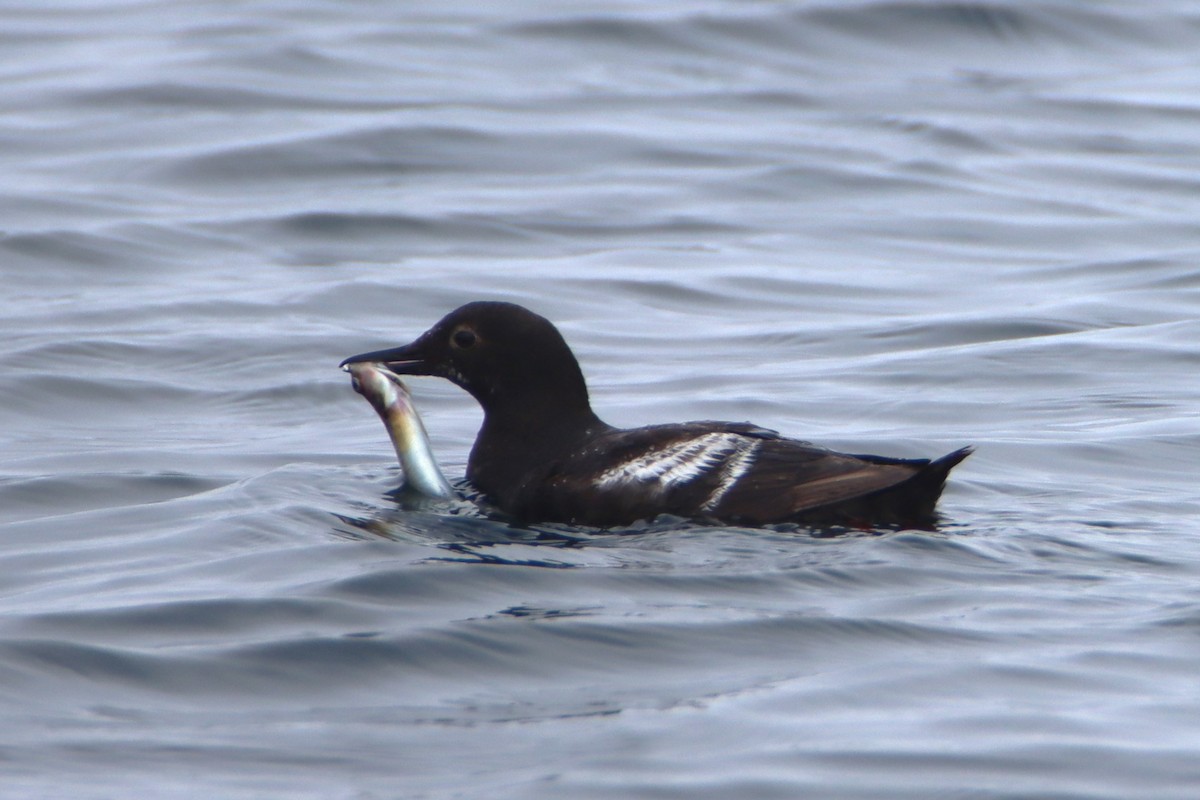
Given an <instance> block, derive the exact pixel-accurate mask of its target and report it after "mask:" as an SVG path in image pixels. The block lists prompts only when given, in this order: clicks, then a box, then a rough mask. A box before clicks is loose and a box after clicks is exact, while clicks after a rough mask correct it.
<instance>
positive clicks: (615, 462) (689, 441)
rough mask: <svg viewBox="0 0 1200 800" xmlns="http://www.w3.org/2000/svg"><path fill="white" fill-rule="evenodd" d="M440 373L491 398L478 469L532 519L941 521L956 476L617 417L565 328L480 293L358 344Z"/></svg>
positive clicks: (740, 433)
mask: <svg viewBox="0 0 1200 800" xmlns="http://www.w3.org/2000/svg"><path fill="white" fill-rule="evenodd" d="M360 362H379V363H383V364H386V365H387V369H388V370H390V371H391V372H393V373H396V374H401V375H436V376H438V377H442V378H446V379H448V380H450V381H452V382H454V383H455V384H457V385H459V386H461V387H462V388H463V389H466V390H467V391H468V392H470V394H471V395H472V396H473V397H474V398H475V399H476V400H478V401H479V404H480V405H481V406H483V412H484V419H483V426H482V427H481V428H480V430H479V435H478V436H477V437H476V439H475V446H474V447H473V448H472V449H471V456H470V459H469V460H468V462H467V478H468V479H469V480H470V481H471V482H472V483H473V484H474V485H475V487H476V488H477V489H478V490H479V491H480V492H482V493H483V494H484V495H485V496H486V497H487V498H488V499H489V500H491V501H492V502H493V503H495V504H496V506H498V507H499V508H500V509H501V510H502V511H504V512H505V513H507V514H510V515H512V516H514V517H516V518H517V519H519V520H522V521H527V522H567V523H572V524H578V525H594V526H599V527H611V526H619V525H628V524H630V523H632V522H634V521H636V520H640V519H652V518H654V517H656V516H658V515H659V514H673V515H677V516H680V517H689V518H693V519H698V520H706V521H716V522H722V523H729V524H738V525H764V524H770V523H780V522H797V523H802V524H813V525H847V526H855V527H871V526H876V525H899V526H908V527H929V526H931V525H933V524H934V523H935V522H936V515H935V512H934V507H935V505H936V504H937V500H938V497H939V496H940V495H941V493H942V487H943V486H944V485H945V482H946V475H947V474H948V473H949V472H950V469H951V468H952V467H954V465H956V464H958V463H959V462H960V461H962V460H963V459H964V458H966V457H967V456H968V455H970V453H971V448H970V447H964V448H961V449H959V450H955V451H954V452H953V453H950V454H948V455H945V456H942V457H941V458H938V459H935V460H932V461H930V460H928V459H897V458H886V457H883V456H873V455H847V454H844V453H836V452H833V451H831V450H826V449H825V448H822V447H818V446H816V445H813V444H810V443H808V442H802V441H798V440H795V439H787V438H784V437H782V436H780V435H779V434H778V433H776V432H775V431H772V430H767V429H765V428H760V427H758V426H756V425H751V424H749V423H745V422H684V423H678V424H668V425H650V426H647V427H644V428H629V429H622V428H615V427H613V426H612V425H609V424H607V423H605V422H603V421H602V420H601V419H600V418H599V417H597V416H596V414H595V413H594V412H593V411H592V407H591V404H590V403H589V402H588V391H587V384H586V383H585V382H584V378H583V372H582V371H581V370H580V368H579V362H578V361H576V359H575V355H574V354H573V353H572V352H571V349H570V348H569V347H568V346H567V343H566V341H564V339H563V337H562V334H560V333H559V332H558V329H557V328H555V327H554V325H553V324H552V323H551V322H550V321H549V320H547V319H545V318H544V317H541V316H538V315H537V314H534V313H533V312H532V311H529V310H528V309H526V308H523V307H521V306H518V305H514V304H512V303H498V302H476V303H468V304H467V305H465V306H462V307H461V308H459V309H457V310H455V311H452V312H451V313H450V314H448V315H446V317H444V318H443V319H442V320H441V321H440V322H438V323H437V324H436V325H434V326H433V327H432V328H430V329H429V330H428V331H426V332H425V333H424V334H422V335H421V336H420V337H419V338H418V339H417V340H416V341H414V342H412V343H411V344H407V345H404V346H402V347H396V348H391V349H387V350H377V351H374V352H370V353H362V354H360V355H356V356H351V357H350V358H348V359H346V360H345V361H343V362H342V366H343V367H345V366H346V365H348V364H355V363H360Z"/></svg>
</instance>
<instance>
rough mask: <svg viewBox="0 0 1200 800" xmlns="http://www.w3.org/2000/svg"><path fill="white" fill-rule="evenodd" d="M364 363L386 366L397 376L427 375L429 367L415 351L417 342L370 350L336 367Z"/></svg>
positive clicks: (351, 357)
mask: <svg viewBox="0 0 1200 800" xmlns="http://www.w3.org/2000/svg"><path fill="white" fill-rule="evenodd" d="M364 361H369V362H372V363H377V364H386V365H387V368H388V369H390V370H391V371H392V372H395V373H396V374H398V375H428V374H429V371H428V370H429V367H428V365H427V364H426V363H425V359H424V358H422V357H421V354H420V352H418V350H417V342H413V343H412V344H406V345H403V346H401V347H392V348H389V349H387V350H372V351H371V352H369V353H359V354H358V355H356V356H350V357H349V358H347V359H346V360H345V361H343V362H342V363H341V364H339V365H338V366H340V367H342V368H343V369H345V368H346V365H348V364H361V363H362V362H364Z"/></svg>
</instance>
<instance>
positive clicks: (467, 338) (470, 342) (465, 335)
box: [450, 328, 477, 350]
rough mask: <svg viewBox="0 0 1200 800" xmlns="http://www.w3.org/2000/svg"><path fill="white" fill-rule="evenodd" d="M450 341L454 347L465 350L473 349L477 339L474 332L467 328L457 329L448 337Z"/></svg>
mask: <svg viewBox="0 0 1200 800" xmlns="http://www.w3.org/2000/svg"><path fill="white" fill-rule="evenodd" d="M450 341H451V342H453V343H454V346H455V347H457V348H460V349H462V350H466V349H467V348H468V347H474V345H475V342H476V341H477V339H476V336H475V331H473V330H470V329H468V328H459V329H458V330H456V331H455V332H454V335H453V336H451V337H450Z"/></svg>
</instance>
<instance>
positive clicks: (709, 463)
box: [595, 432, 761, 511]
mask: <svg viewBox="0 0 1200 800" xmlns="http://www.w3.org/2000/svg"><path fill="white" fill-rule="evenodd" d="M760 445H761V442H759V441H758V440H757V439H751V438H749V437H746V436H742V435H740V434H737V433H721V432H713V433H705V434H702V435H700V436H697V437H695V438H694V439H685V440H684V441H682V442H676V443H675V444H673V445H671V446H670V447H668V448H666V449H663V450H654V451H651V452H649V453H646V454H644V455H641V456H638V457H637V458H634V459H631V460H629V461H626V462H624V463H623V464H617V465H616V466H615V467H610V468H608V469H606V470H605V471H604V472H602V473H601V474H600V476H599V477H598V478H596V484H595V485H596V488H598V489H612V488H614V487H617V486H621V485H625V484H657V485H658V493H659V494H662V493H663V492H665V491H667V490H668V489H670V488H671V487H673V486H676V485H679V484H684V483H690V482H691V481H694V480H696V479H697V478H699V477H700V476H702V475H706V474H709V473H711V472H712V471H713V470H716V471H718V472H719V473H720V476H721V477H720V480H719V482H718V484H717V487H716V489H715V490H713V493H712V494H711V495H710V496H709V498H708V499H707V500H706V501H705V502H704V505H703V506H702V508H703V509H704V510H705V511H711V510H712V509H713V508H715V507H716V505H717V503H718V502H720V500H721V498H722V497H723V496H724V495H725V493H726V492H728V491H729V490H730V489H731V488H733V485H734V484H735V483H737V480H738V478H740V477H742V475H744V474H745V473H746V470H748V469H749V468H750V465H751V464H753V463H754V454H755V453H756V452H757V451H758V448H759V446H760Z"/></svg>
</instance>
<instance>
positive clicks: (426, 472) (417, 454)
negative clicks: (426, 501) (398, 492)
mask: <svg viewBox="0 0 1200 800" xmlns="http://www.w3.org/2000/svg"><path fill="white" fill-rule="evenodd" d="M342 369H343V370H344V371H346V372H348V373H350V385H351V386H352V387H353V388H354V391H356V392H358V393H359V394H361V395H362V396H363V397H365V398H366V399H367V402H369V403H370V404H371V407H372V408H374V409H375V413H377V414H379V418H380V419H382V420H383V425H384V427H385V428H387V432H388V436H389V437H390V438H391V440H392V446H393V447H394V448H395V449H396V457H397V458H398V459H400V466H401V468H403V470H404V478H405V482H406V483H407V484H408V485H409V486H410V487H412V488H413V489H414V490H416V491H418V492H420V493H421V494H423V495H426V496H428V497H436V498H450V497H454V489H453V488H451V486H450V482H449V481H447V480H446V476H444V475H443V474H442V471H441V470H440V469H438V465H437V461H435V460H434V457H433V450H432V449H431V448H430V446H429V434H428V433H426V432H425V426H424V425H423V424H422V423H421V417H420V415H419V414H417V407H416V406H415V405H414V404H413V401H412V396H411V395H410V394H409V393H408V387H407V386H405V385H404V382H403V381H402V380H400V376H398V375H396V373H394V372H392V371H391V370H389V369H388V368H387V366H386V365H384V364H378V363H373V362H361V363H357V364H347V365H345V366H344V367H342Z"/></svg>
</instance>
